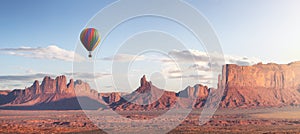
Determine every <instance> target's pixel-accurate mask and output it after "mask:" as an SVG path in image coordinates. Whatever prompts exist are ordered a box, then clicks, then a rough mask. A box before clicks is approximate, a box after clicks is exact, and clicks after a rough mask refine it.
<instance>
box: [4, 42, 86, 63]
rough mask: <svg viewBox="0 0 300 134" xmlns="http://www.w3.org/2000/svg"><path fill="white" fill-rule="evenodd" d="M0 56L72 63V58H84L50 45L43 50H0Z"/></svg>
mask: <svg viewBox="0 0 300 134" xmlns="http://www.w3.org/2000/svg"><path fill="white" fill-rule="evenodd" d="M0 54H6V55H14V56H21V57H26V58H34V59H47V60H62V61H73V60H74V56H75V55H76V59H79V60H83V59H84V58H83V57H82V56H80V55H78V54H76V53H75V52H74V51H69V50H65V49H62V48H59V47H58V46H55V45H51V46H48V47H45V48H42V47H37V48H33V47H19V48H0Z"/></svg>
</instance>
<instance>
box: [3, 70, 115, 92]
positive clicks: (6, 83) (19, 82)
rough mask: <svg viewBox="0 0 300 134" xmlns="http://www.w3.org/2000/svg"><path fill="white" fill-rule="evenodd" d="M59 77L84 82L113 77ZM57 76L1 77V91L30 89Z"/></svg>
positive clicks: (75, 74)
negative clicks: (36, 83) (35, 82)
mask: <svg viewBox="0 0 300 134" xmlns="http://www.w3.org/2000/svg"><path fill="white" fill-rule="evenodd" d="M59 75H65V76H66V77H67V78H68V79H73V78H75V79H76V80H83V81H86V82H91V81H93V80H95V79H99V78H102V77H106V76H111V74H110V73H106V72H102V73H63V74H59ZM59 75H56V74H48V73H36V74H27V75H3V76H0V90H8V89H9V90H12V89H24V87H25V86H27V87H29V86H31V85H32V83H33V82H34V81H35V80H39V82H40V84H41V82H42V80H43V78H44V77H45V76H50V77H51V78H52V79H55V78H56V77H57V76H59Z"/></svg>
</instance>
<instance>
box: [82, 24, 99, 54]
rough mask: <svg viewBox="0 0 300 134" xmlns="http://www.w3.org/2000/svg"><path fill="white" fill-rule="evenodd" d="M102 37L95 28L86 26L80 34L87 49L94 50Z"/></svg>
mask: <svg viewBox="0 0 300 134" xmlns="http://www.w3.org/2000/svg"><path fill="white" fill-rule="evenodd" d="M100 40H101V37H100V35H99V33H98V31H97V29H95V28H86V29H84V30H83V31H82V32H81V34H80V41H81V43H82V44H83V46H84V47H85V48H86V50H87V51H90V52H91V51H93V50H94V49H95V48H96V47H97V46H98V44H99V42H100Z"/></svg>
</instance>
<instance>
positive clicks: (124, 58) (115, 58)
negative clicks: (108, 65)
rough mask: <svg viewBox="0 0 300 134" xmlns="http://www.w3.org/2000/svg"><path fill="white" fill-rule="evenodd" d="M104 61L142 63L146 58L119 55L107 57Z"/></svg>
mask: <svg viewBox="0 0 300 134" xmlns="http://www.w3.org/2000/svg"><path fill="white" fill-rule="evenodd" d="M102 60H108V61H114V62H130V61H140V60H145V56H143V55H141V56H137V55H131V54H117V55H115V56H111V57H105V58H103V59H102Z"/></svg>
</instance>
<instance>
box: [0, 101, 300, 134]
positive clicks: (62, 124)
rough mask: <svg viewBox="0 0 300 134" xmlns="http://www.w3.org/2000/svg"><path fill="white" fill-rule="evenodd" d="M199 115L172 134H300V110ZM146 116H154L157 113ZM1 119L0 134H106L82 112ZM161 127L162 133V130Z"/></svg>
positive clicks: (1, 113) (6, 114)
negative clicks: (204, 118)
mask: <svg viewBox="0 0 300 134" xmlns="http://www.w3.org/2000/svg"><path fill="white" fill-rule="evenodd" d="M130 113H131V112H124V114H130ZM121 114H122V113H121ZM142 114H145V112H143V113H142ZM199 114H200V112H199V111H193V112H192V113H191V114H190V115H189V116H188V117H187V118H186V120H185V121H183V122H182V123H181V124H180V125H179V126H177V127H176V129H174V130H172V131H171V132H169V133H300V107H282V108H255V109H251V110H250V109H242V108H239V109H218V111H217V112H216V113H215V115H214V116H213V118H212V119H211V120H210V121H209V122H207V123H206V124H205V125H202V126H199V125H198V123H199V121H198V119H199V118H198V117H199ZM147 115H148V116H155V112H149V113H147ZM138 116H139V112H134V114H132V115H130V116H128V117H138ZM174 116H176V115H174ZM0 118H1V119H0V133H87V134H93V133H105V132H104V131H101V130H100V129H99V128H97V126H95V125H94V124H93V123H92V122H91V121H90V120H89V119H88V118H87V117H86V115H85V114H84V112H83V111H80V110H77V111H43V110H41V111H26V110H22V111H18V110H0ZM105 118H106V119H105ZM113 118H114V117H111V116H110V113H109V112H108V113H107V115H106V116H103V120H107V119H110V120H113ZM112 123H113V122H112ZM160 127H162V129H163V126H160ZM115 129H116V131H117V132H118V131H120V132H123V133H124V132H126V131H128V132H132V130H128V129H126V128H118V127H116V128H115ZM137 133H138V132H137Z"/></svg>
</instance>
